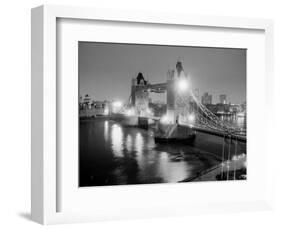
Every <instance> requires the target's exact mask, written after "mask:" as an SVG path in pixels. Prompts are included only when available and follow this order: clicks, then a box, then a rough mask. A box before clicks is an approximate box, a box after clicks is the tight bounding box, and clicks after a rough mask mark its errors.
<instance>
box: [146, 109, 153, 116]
mask: <svg viewBox="0 0 281 230" xmlns="http://www.w3.org/2000/svg"><path fill="white" fill-rule="evenodd" d="M146 113H147V115H149V116H153V115H154V114H153V112H152V110H151V109H147V110H146Z"/></svg>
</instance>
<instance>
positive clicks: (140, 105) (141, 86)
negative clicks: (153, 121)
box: [131, 72, 149, 116]
mask: <svg viewBox="0 0 281 230" xmlns="http://www.w3.org/2000/svg"><path fill="white" fill-rule="evenodd" d="M147 85H148V81H147V80H145V79H144V76H143V74H142V73H141V72H139V73H138V75H137V77H136V78H133V79H132V86H131V97H132V101H131V102H132V106H133V108H134V109H135V115H139V116H144V115H145V114H146V113H147V111H148V109H149V92H148V90H147Z"/></svg>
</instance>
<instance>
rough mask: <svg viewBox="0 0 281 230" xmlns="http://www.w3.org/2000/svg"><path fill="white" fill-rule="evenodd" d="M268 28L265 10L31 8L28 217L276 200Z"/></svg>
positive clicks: (261, 204)
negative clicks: (251, 13)
mask: <svg viewBox="0 0 281 230" xmlns="http://www.w3.org/2000/svg"><path fill="white" fill-rule="evenodd" d="M272 31H273V25H272V22H271V21H270V20H265V19H241V18H228V17H207V16H206V17H196V16H188V15H174V14H160V13H151V12H150V13H149V12H123V11H114V10H100V9H91V8H77V7H63V6H41V7H38V8H34V9H33V10H32V205H31V206H32V219H33V220H35V221H37V222H39V223H42V224H54V223H65V222H79V221H94V220H105V219H122V218H141V217H151V216H170V215H185V214H189V213H205V212H214V211H218V212H219V211H224V212H225V211H243V210H259V209H267V208H270V207H271V184H272V177H271V167H270V165H271V163H270V162H271V155H272V154H271V152H270V151H269V148H270V147H269V146H270V142H269V137H268V133H270V130H271V129H272V128H273V126H272V124H271V118H270V117H271V114H270V113H268V112H267V111H271V109H272V106H273V103H272V102H271V100H270V99H271V98H272V90H271V88H272V84H273V77H272V69H273V67H272V58H273V41H272ZM257 143H259V144H257ZM261 169H262V170H261Z"/></svg>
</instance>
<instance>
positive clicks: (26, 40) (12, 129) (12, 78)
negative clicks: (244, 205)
mask: <svg viewBox="0 0 281 230" xmlns="http://www.w3.org/2000/svg"><path fill="white" fill-rule="evenodd" d="M278 2H279V1H278V0H276V1H274V0H260V1H257V0H228V1H225V0H211V1H208V0H192V1H190V0H172V1H171V0H170V1H164V0H162V1H161V0H154V1H153V0H135V1H134V0H131V1H130V0H118V1H114V0H103V1H97V0H79V1H78V0H68V1H67V0H56V1H55V0H51V1H36V0H25V1H23V0H22V1H21V0H9V1H2V2H1V11H0V12H1V13H0V17H1V20H0V24H1V27H0V28H1V30H0V31H1V35H0V40H1V42H0V58H1V60H0V63H1V65H0V70H1V74H0V77H1V84H0V87H1V89H0V100H1V103H0V105H1V107H0V108H1V113H0V135H1V137H0V154H1V155H0V156H1V158H0V186H1V189H0V229H23V228H27V229H38V228H40V227H41V226H40V225H38V224H35V223H33V222H31V221H30V220H29V210H30V141H31V140H30V8H32V7H35V6H38V5H41V4H43V3H44V4H62V5H65V4H68V5H80V6H92V7H103V8H117V9H134V10H145V11H155V10H156V11H173V12H175V13H176V12H178V13H187V14H199V15H200V14H201V15H225V16H242V17H262V18H271V19H274V21H275V36H274V37H275V80H276V81H275V99H276V108H275V111H272V112H274V113H275V122H276V135H275V137H274V139H273V145H274V149H275V152H274V154H275V159H276V160H275V163H276V164H275V166H274V167H275V171H276V176H275V180H276V185H275V204H276V205H275V206H276V207H275V210H274V211H272V212H255V213H236V214H231V215H226V214H222V215H202V216H187V217H179V218H168V219H167V218H166V219H149V220H130V221H115V222H99V223H91V224H79V225H78V224H75V225H60V226H48V227H47V228H52V229H77V228H84V229H94V228H95V229H124V230H125V229H145V228H149V229H192V230H193V229H213V228H214V229H228V230H231V229H236V230H237V229H241V228H243V229H280V228H281V221H280V217H281V179H280V177H281V170H280V168H281V167H280V163H281V151H280V146H278V142H280V138H279V137H278V132H277V129H278V128H279V130H281V125H280V124H281V121H278V118H281V110H280V107H281V106H280V104H281V103H280V101H281V78H280V77H279V76H281V68H280V65H279V63H280V60H281V49H280V48H281V47H280V46H281V42H280V41H281V13H280V9H281V6H279V4H278ZM279 136H281V135H279ZM278 147H279V148H278Z"/></svg>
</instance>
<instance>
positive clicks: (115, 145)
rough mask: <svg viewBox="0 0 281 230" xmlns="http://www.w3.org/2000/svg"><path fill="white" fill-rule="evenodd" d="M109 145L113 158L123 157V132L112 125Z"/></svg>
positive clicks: (118, 126) (117, 126)
mask: <svg viewBox="0 0 281 230" xmlns="http://www.w3.org/2000/svg"><path fill="white" fill-rule="evenodd" d="M111 143H112V150H113V153H114V155H115V156H118V157H121V156H123V130H122V128H121V127H120V125H117V124H113V125H112V126H111Z"/></svg>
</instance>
